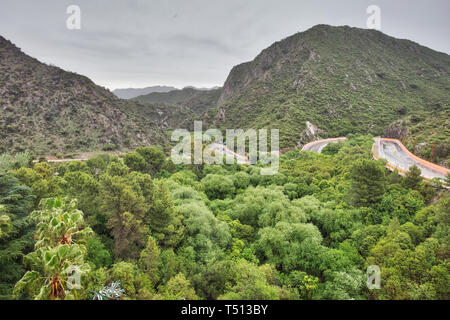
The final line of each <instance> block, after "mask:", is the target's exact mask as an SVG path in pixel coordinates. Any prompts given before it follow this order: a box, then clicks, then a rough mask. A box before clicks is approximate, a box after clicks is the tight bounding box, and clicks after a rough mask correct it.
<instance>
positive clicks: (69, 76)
mask: <svg viewBox="0 0 450 320" xmlns="http://www.w3.org/2000/svg"><path fill="white" fill-rule="evenodd" d="M134 108H136V103H134V102H131V103H129V102H127V101H124V100H120V99H118V98H116V97H115V96H114V95H113V94H112V93H111V92H110V91H109V90H107V89H105V88H103V87H100V86H97V85H96V84H95V83H94V82H92V80H90V79H89V78H87V77H85V76H82V75H78V74H76V73H73V72H68V71H64V70H62V69H60V68H58V67H55V66H51V65H47V64H44V63H41V62H39V61H38V60H37V59H35V58H32V57H30V56H28V55H26V54H25V53H23V52H22V51H21V50H20V49H19V48H18V47H16V46H15V45H14V44H13V43H12V42H11V41H9V40H6V39H5V38H3V37H1V36H0V110H1V113H0V127H1V128H2V130H1V132H0V141H1V142H2V143H1V145H0V152H18V151H25V150H27V151H33V152H35V153H39V154H44V153H45V154H48V153H70V152H76V151H94V150H100V149H102V148H133V147H135V146H138V145H141V144H145V145H149V144H153V143H163V142H164V134H163V133H162V132H161V131H160V130H159V127H157V126H156V124H154V123H152V121H151V119H146V120H145V121H143V120H142V119H139V118H138V117H136V116H135V114H134V111H133V110H134Z"/></svg>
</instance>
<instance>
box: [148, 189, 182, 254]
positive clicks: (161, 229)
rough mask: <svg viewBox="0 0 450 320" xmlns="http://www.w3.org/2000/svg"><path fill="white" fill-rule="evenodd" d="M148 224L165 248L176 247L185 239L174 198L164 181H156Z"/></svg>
mask: <svg viewBox="0 0 450 320" xmlns="http://www.w3.org/2000/svg"><path fill="white" fill-rule="evenodd" d="M147 223H148V224H149V226H150V229H151V231H152V233H153V235H154V237H155V238H156V239H157V241H158V243H159V245H160V246H161V247H163V248H168V247H176V246H177V245H178V243H179V242H180V241H181V240H182V238H183V226H182V222H181V219H180V216H178V215H177V212H176V208H175V206H174V204H173V200H172V196H171V194H170V192H169V190H168V188H167V186H166V184H165V182H164V181H162V180H156V181H155V182H154V188H153V202H152V204H151V208H150V210H149V213H148V216H147Z"/></svg>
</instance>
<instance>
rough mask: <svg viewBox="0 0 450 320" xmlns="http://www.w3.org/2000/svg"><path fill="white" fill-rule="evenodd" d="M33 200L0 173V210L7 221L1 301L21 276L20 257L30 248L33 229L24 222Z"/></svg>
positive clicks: (1, 246)
mask: <svg viewBox="0 0 450 320" xmlns="http://www.w3.org/2000/svg"><path fill="white" fill-rule="evenodd" d="M33 198H34V197H33V195H32V193H31V190H30V188H28V187H26V186H24V185H22V184H21V183H20V182H19V181H18V180H17V179H16V178H14V177H12V176H11V175H5V174H1V173H0V206H3V208H4V209H5V211H6V212H7V213H8V216H9V219H10V223H9V231H8V233H6V234H5V235H4V236H2V237H1V239H0V299H11V293H12V289H13V287H14V285H15V283H16V282H17V281H18V280H19V279H20V277H21V276H22V275H23V273H24V268H23V266H22V257H23V255H25V254H26V253H28V252H29V251H30V250H32V248H33V226H32V225H31V224H30V223H29V221H28V220H27V216H28V214H29V212H30V209H31V208H32V205H33Z"/></svg>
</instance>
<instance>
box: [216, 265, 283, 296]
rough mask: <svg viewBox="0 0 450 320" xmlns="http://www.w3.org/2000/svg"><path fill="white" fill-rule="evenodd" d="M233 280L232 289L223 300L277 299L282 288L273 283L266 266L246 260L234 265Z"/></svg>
mask: <svg viewBox="0 0 450 320" xmlns="http://www.w3.org/2000/svg"><path fill="white" fill-rule="evenodd" d="M233 274H234V277H233V280H232V281H231V286H230V289H228V290H227V291H226V292H225V294H224V295H222V296H220V297H219V299H221V300H277V299H279V298H280V289H279V288H278V287H277V286H275V285H273V284H271V283H270V280H272V279H271V278H272V277H271V276H270V274H269V275H268V274H267V273H266V272H265V268H264V266H260V267H258V266H256V265H254V264H251V263H249V262H248V261H245V260H239V261H237V262H236V263H235V265H234V266H233Z"/></svg>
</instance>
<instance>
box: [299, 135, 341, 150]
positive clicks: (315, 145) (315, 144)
mask: <svg viewBox="0 0 450 320" xmlns="http://www.w3.org/2000/svg"><path fill="white" fill-rule="evenodd" d="M346 139H347V138H346V137H340V138H331V139H322V140H316V141H312V142H310V143H308V144H305V145H304V146H303V148H302V151H311V152H317V153H321V152H322V149H323V148H325V147H326V146H327V145H328V144H329V143H337V142H339V141H342V140H346Z"/></svg>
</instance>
